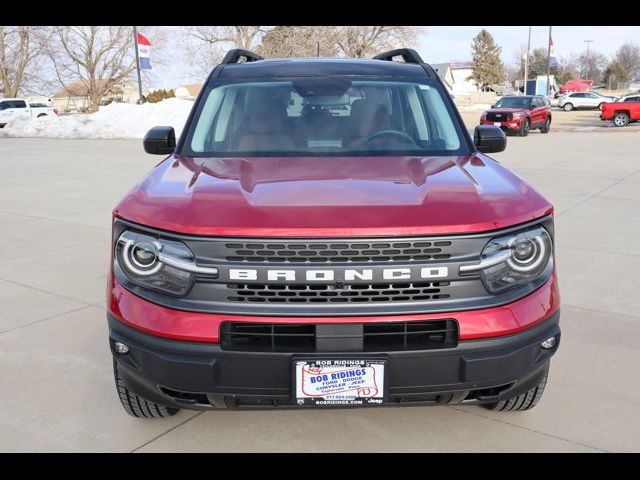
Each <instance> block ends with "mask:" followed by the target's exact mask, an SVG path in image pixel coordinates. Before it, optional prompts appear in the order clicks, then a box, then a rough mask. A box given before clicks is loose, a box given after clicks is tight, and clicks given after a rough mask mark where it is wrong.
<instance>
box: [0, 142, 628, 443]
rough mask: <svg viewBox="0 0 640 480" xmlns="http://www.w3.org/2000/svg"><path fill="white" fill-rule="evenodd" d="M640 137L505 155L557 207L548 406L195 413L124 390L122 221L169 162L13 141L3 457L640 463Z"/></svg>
mask: <svg viewBox="0 0 640 480" xmlns="http://www.w3.org/2000/svg"><path fill="white" fill-rule="evenodd" d="M639 140H640V139H639V138H638V132H637V130H636V131H635V132H632V131H621V132H611V131H607V132H606V133H604V132H603V133H600V132H576V133H564V132H553V131H552V133H551V134H549V135H541V134H539V133H537V132H533V133H532V134H531V135H530V136H529V137H527V138H519V137H510V138H509V140H508V147H507V151H506V152H503V153H500V154H496V155H495V158H496V159H498V160H499V161H502V162H504V163H505V164H506V165H507V166H509V167H510V168H513V169H514V170H515V171H516V172H517V173H519V174H520V175H521V176H523V177H524V178H525V179H527V180H528V181H530V182H531V183H532V184H533V185H535V186H536V187H537V188H538V189H539V190H540V191H541V192H542V193H543V194H545V195H546V196H547V197H548V198H549V199H550V200H551V201H552V202H553V203H554V204H555V206H556V211H557V217H556V246H557V248H556V252H557V264H558V269H559V276H560V284H561V292H562V305H563V306H562V316H561V324H562V328H563V337H562V345H561V348H560V351H559V353H558V355H557V356H556V357H555V359H554V361H553V362H552V366H551V372H550V379H549V384H548V387H547V390H546V392H545V395H544V397H543V399H542V400H541V402H540V404H539V405H538V406H537V407H536V408H535V409H533V410H532V411H529V412H524V413H511V414H505V413H494V412H489V411H487V410H484V409H481V408H479V407H472V406H465V407H457V406H454V407H405V408H382V409H361V410H357V409H356V410H313V411H308V410H305V411H295V410H294V411H291V410H289V411H249V412H246V411H229V412H226V411H225V412H207V413H198V412H188V411H187V412H180V413H179V414H178V415H176V416H175V417H173V418H170V419H162V420H148V421H144V420H136V419H133V418H130V417H128V416H127V415H126V414H125V413H124V411H123V410H122V408H121V406H120V404H119V402H118V399H117V396H116V392H115V387H114V385H113V378H112V371H111V359H110V353H109V350H108V344H107V327H106V320H105V304H104V296H105V281H106V271H107V262H108V255H109V236H110V211H111V209H112V207H113V206H114V205H115V204H116V202H117V201H118V199H119V198H120V197H121V196H122V195H123V194H124V193H125V192H126V191H127V190H128V189H129V188H130V187H132V186H133V185H134V183H135V182H136V181H137V180H138V179H139V178H140V177H141V176H142V175H143V174H144V172H145V171H147V170H149V169H150V168H152V167H153V165H154V164H155V162H157V160H158V159H159V158H158V157H152V156H148V155H145V154H144V153H143V151H142V146H141V142H140V141H118V140H112V141H99V140H75V141H65V140H46V139H2V140H0V162H1V172H2V173H1V175H0V178H1V180H0V225H1V226H2V227H1V231H2V235H0V306H1V308H0V402H1V404H2V406H3V408H2V410H0V451H143V452H153V451H176V450H178V451H307V452H308V451H366V450H375V451H553V452H558V451H638V450H640V382H639V381H638V379H639V378H640V377H639V376H638V373H637V365H638V364H639V363H640V347H639V345H640V275H639V274H638V273H637V272H640V240H639V238H640V235H638V234H639V233H640V154H639V153H638V145H639V144H640V143H639Z"/></svg>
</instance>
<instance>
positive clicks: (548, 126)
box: [540, 117, 551, 133]
mask: <svg viewBox="0 0 640 480" xmlns="http://www.w3.org/2000/svg"><path fill="white" fill-rule="evenodd" d="M549 130H551V117H547V120H546V121H545V122H544V126H543V127H541V128H540V133H549Z"/></svg>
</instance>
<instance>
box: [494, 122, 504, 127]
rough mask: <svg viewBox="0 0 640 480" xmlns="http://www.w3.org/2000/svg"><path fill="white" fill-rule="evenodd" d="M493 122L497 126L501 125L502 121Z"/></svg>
mask: <svg viewBox="0 0 640 480" xmlns="http://www.w3.org/2000/svg"><path fill="white" fill-rule="evenodd" d="M493 124H494V125H495V126H496V127H499V126H500V125H502V123H500V122H493Z"/></svg>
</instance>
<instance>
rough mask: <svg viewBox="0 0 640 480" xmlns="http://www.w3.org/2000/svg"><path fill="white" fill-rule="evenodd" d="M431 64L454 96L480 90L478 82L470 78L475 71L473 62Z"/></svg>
mask: <svg viewBox="0 0 640 480" xmlns="http://www.w3.org/2000/svg"><path fill="white" fill-rule="evenodd" d="M431 66H432V67H433V69H434V70H435V71H436V73H437V74H438V76H439V77H440V78H441V79H442V81H443V82H444V84H445V85H446V87H447V88H448V89H449V91H450V92H451V93H452V94H453V95H454V96H456V97H457V96H462V95H471V94H473V93H475V92H477V91H478V87H477V86H476V84H475V83H473V80H470V79H469V77H471V74H472V73H473V64H472V63H471V62H457V63H455V62H454V63H434V64H431Z"/></svg>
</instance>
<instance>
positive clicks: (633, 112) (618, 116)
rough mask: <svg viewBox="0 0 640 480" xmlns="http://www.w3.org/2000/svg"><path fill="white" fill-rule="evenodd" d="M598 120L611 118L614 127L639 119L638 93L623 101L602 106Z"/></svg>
mask: <svg viewBox="0 0 640 480" xmlns="http://www.w3.org/2000/svg"><path fill="white" fill-rule="evenodd" d="M600 120H611V122H612V123H613V125H614V126H616V127H626V126H627V125H629V123H632V122H637V121H638V120H640V95H637V94H636V96H629V97H627V98H626V99H625V100H624V101H621V102H614V103H606V104H604V105H603V106H602V112H601V113H600Z"/></svg>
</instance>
